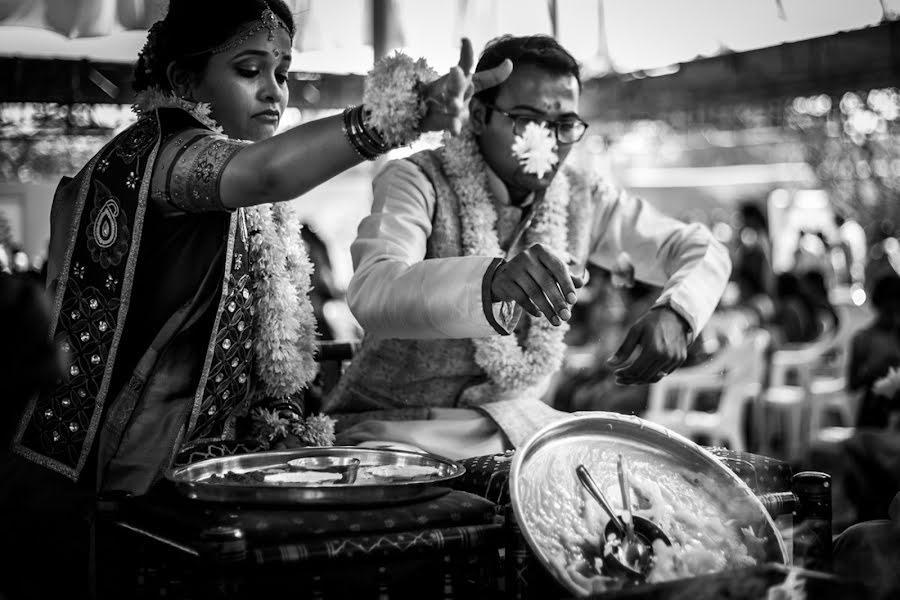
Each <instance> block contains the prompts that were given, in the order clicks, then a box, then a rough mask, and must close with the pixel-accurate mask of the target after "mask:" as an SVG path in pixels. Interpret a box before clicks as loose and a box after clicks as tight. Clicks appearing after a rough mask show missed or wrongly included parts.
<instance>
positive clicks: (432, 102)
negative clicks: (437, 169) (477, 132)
mask: <svg viewBox="0 0 900 600" xmlns="http://www.w3.org/2000/svg"><path fill="white" fill-rule="evenodd" d="M474 62H475V58H474V53H473V51H472V42H470V41H469V39H468V38H463V40H462V48H461V49H460V51H459V64H458V65H456V66H454V67H452V68H451V69H450V71H449V72H448V73H447V74H446V75H444V76H443V77H440V78H439V79H436V80H434V81H432V82H431V83H429V84H427V85H425V87H424V90H423V93H424V95H425V101H426V103H427V104H428V112H427V113H426V115H425V116H424V117H423V118H422V123H421V128H422V131H441V130H444V129H446V130H448V131H449V132H450V133H452V134H453V135H458V134H459V133H460V132H461V131H462V126H463V123H465V122H466V120H467V119H468V116H469V100H470V99H471V98H472V95H473V94H477V93H478V92H480V91H481V90H483V89H485V88H489V87H493V86H495V85H500V84H501V83H503V82H504V81H506V78H507V77H509V75H510V73H512V69H513V65H512V62H511V61H510V60H509V59H506V60H504V61H503V62H502V63H500V64H499V65H497V66H496V67H494V68H493V69H488V70H486V71H481V72H479V73H475V74H474V75H472V74H471V71H472V65H473V64H474Z"/></svg>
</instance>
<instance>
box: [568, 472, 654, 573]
mask: <svg viewBox="0 0 900 600" xmlns="http://www.w3.org/2000/svg"><path fill="white" fill-rule="evenodd" d="M575 474H576V475H577V476H578V480H579V481H580V482H581V485H583V486H584V488H585V489H586V490H587V491H588V493H589V494H590V495H591V496H592V497H593V498H594V499H595V500H596V501H597V503H598V504H600V506H601V507H602V508H603V510H604V511H605V512H606V514H607V515H609V523H607V525H606V529H605V531H604V533H603V538H604V540H606V539H607V538H608V537H609V536H610V535H612V534H613V533H615V534H617V535H618V537H619V539H620V540H622V542H621V544H620V545H619V548H618V550H614V551H612V552H607V553H605V554H604V555H603V559H604V560H603V562H604V565H605V566H606V567H607V568H608V569H610V570H611V571H618V572H622V573H624V574H626V575H627V576H629V577H630V578H632V579H635V580H642V579H643V578H644V575H645V574H646V571H647V569H648V568H649V567H650V564H651V560H650V559H651V558H652V556H653V547H652V546H651V545H650V541H651V540H657V539H658V540H662V541H663V543H665V544H666V545H667V546H671V545H672V542H671V541H669V538H668V536H667V535H666V534H665V533H664V532H663V531H662V530H661V529H660V528H659V527H658V526H657V525H656V523H654V522H653V521H651V520H649V519H645V518H643V517H638V516H634V515H631V513H630V511H629V515H630V516H631V519H630V524H631V527H632V528H634V527H635V526H636V528H637V530H634V529H632V535H633V536H634V541H633V542H632V541H630V540H629V539H628V536H629V533H628V526H627V525H626V524H625V522H623V520H622V519H621V517H619V515H617V514H616V513H615V511H614V510H613V508H612V505H611V504H610V503H609V501H608V500H607V499H606V496H604V495H603V492H601V491H600V488H599V487H598V486H597V483H596V482H595V481H594V478H593V477H591V474H590V472H589V471H588V470H587V468H586V467H585V466H584V465H578V466H577V467H576V468H575ZM626 483H627V475H626ZM629 508H630V506H629ZM638 545H639V546H640V548H633V549H632V546H638ZM635 561H639V562H635Z"/></svg>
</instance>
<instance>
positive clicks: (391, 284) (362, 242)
mask: <svg viewBox="0 0 900 600" xmlns="http://www.w3.org/2000/svg"><path fill="white" fill-rule="evenodd" d="M488 184H489V186H490V192H491V193H492V194H493V195H494V197H495V199H496V200H498V201H499V202H500V203H501V204H505V205H509V195H508V193H507V191H506V188H505V186H504V185H503V183H502V182H501V180H500V179H499V178H498V177H497V175H496V174H494V173H492V172H490V171H488ZM374 192H375V194H374V196H375V197H374V202H373V206H372V214H371V215H370V216H368V217H366V218H365V219H364V220H363V221H362V223H361V224H360V226H359V232H358V236H357V238H356V241H355V242H354V243H353V245H352V247H351V254H352V257H353V263H354V268H355V273H354V276H353V279H352V281H351V283H350V288H349V292H348V300H349V303H350V307H351V310H352V311H353V313H354V315H355V316H356V318H357V319H358V320H359V322H360V324H361V325H362V326H363V328H364V329H365V330H366V333H367V335H370V336H373V337H378V338H399V339H439V338H474V337H485V336H491V335H497V332H496V330H495V329H494V327H493V326H492V325H491V323H490V321H489V320H488V318H487V313H486V307H485V305H484V304H483V289H482V283H483V282H482V280H483V278H484V276H485V273H486V271H487V269H488V268H489V266H490V265H491V263H492V262H493V260H494V259H495V258H496V257H492V256H462V257H452V258H429V259H425V256H426V251H427V242H428V239H429V236H431V233H432V221H433V219H434V215H435V206H436V201H437V200H436V197H435V194H436V192H435V189H434V186H433V185H432V183H431V181H430V180H429V179H428V177H427V176H426V175H425V173H424V172H423V171H422V170H420V168H419V167H418V166H416V165H415V164H413V163H412V162H410V161H408V160H399V161H394V162H391V163H388V165H387V166H386V167H385V169H384V170H383V171H382V172H381V174H380V175H379V176H378V177H377V178H376V180H375V184H374ZM593 200H594V203H595V211H594V214H593V223H592V224H591V229H590V231H591V235H590V243H589V248H590V252H589V256H588V262H590V263H592V264H594V265H597V266H600V267H603V268H606V269H610V270H612V269H613V268H614V267H615V265H616V260H617V258H618V257H619V255H620V254H621V253H623V252H626V253H628V255H629V256H630V259H631V262H632V264H633V266H634V269H635V277H636V278H637V279H639V280H642V281H645V282H647V283H651V284H655V285H657V286H660V287H662V288H663V291H662V293H661V295H660V297H659V299H658V300H657V302H656V305H657V306H661V305H668V306H671V307H672V308H673V309H674V310H675V311H677V312H678V313H679V314H680V315H681V316H683V317H684V318H685V320H686V321H687V322H688V323H689V324H690V326H691V329H692V331H693V332H699V331H700V330H701V329H702V328H703V326H704V325H705V324H706V322H707V321H708V319H709V317H710V316H711V315H712V312H713V310H714V309H715V307H716V305H717V303H718V301H719V298H720V297H721V295H722V292H723V291H724V289H725V285H726V284H727V281H728V276H729V273H730V268H731V263H730V261H729V258H728V253H727V251H726V250H725V248H724V247H723V246H722V245H721V244H719V243H718V242H716V241H715V239H714V238H713V237H712V235H711V234H710V232H709V231H708V230H707V229H706V228H705V227H703V226H702V225H699V224H685V223H682V222H680V221H677V220H675V219H671V218H669V217H666V216H665V215H663V214H661V213H660V212H659V211H657V210H656V209H655V208H653V207H652V206H651V205H649V204H647V203H646V202H644V201H643V200H640V199H638V198H634V197H631V196H629V195H627V194H625V193H622V192H619V191H616V190H610V189H608V188H600V189H598V190H597V192H595V194H594V199H593ZM530 201H531V199H530V198H529V199H527V200H526V205H527V204H528V203H529V202H530ZM513 238H514V239H515V238H516V236H515V235H513ZM501 242H503V240H501ZM522 249H523V248H522V246H521V241H519V243H513V244H512V245H511V247H510V248H509V251H508V256H507V257H509V256H512V255H515V254H516V253H518V252H520V251H521V250H522ZM505 308H508V307H505ZM488 310H491V311H492V312H493V314H494V318H495V320H496V321H497V322H499V323H501V325H502V326H503V327H505V328H506V329H507V330H508V331H512V329H513V327H514V325H515V318H514V315H513V314H511V313H512V311H509V310H501V305H500V304H499V303H498V304H494V305H492V306H490V307H489V308H488ZM501 316H502V317H504V318H503V319H501V318H500V317H501ZM532 392H533V393H535V394H540V390H532ZM506 403H507V404H510V409H512V408H513V407H512V404H515V410H511V411H510V414H514V415H515V416H516V417H521V418H522V419H523V423H522V424H521V425H522V426H521V427H516V428H515V429H516V430H519V431H525V430H529V429H536V428H538V427H539V426H540V425H541V424H546V423H548V422H550V421H552V420H554V419H557V418H567V417H569V416H571V415H568V414H566V413H561V412H558V411H555V410H553V409H551V408H550V407H548V406H546V405H545V404H543V403H542V402H541V401H540V400H539V399H538V397H537V396H536V395H535V396H529V397H527V398H521V399H519V400H516V401H506ZM526 421H527V422H526ZM528 423H531V426H530V427H529V426H528ZM340 441H341V443H344V444H353V443H360V442H362V443H371V444H379V443H380V442H382V441H389V442H394V443H400V444H402V445H403V444H405V445H412V446H415V447H419V448H422V449H425V450H428V451H430V452H434V453H437V454H442V455H445V456H448V457H450V458H464V457H467V456H476V455H481V454H488V453H491V452H500V451H502V450H504V449H506V448H507V447H508V446H507V443H508V442H510V441H511V442H512V443H513V444H514V445H515V444H518V443H521V441H522V440H513V439H511V438H507V437H505V436H504V435H503V434H501V432H500V431H499V429H498V428H497V426H496V425H495V423H494V422H493V421H492V420H491V419H489V418H488V417H486V416H485V415H484V414H483V413H480V412H479V411H475V410H472V409H466V408H442V409H432V410H431V411H430V418H429V419H428V420H414V421H380V420H370V421H365V422H362V423H359V424H358V425H356V426H354V427H352V428H351V429H350V430H347V431H346V432H345V434H344V435H343V436H342V439H341V440H340Z"/></svg>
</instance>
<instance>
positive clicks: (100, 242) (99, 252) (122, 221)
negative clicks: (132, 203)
mask: <svg viewBox="0 0 900 600" xmlns="http://www.w3.org/2000/svg"><path fill="white" fill-rule="evenodd" d="M130 235H131V232H130V230H129V227H128V218H127V216H126V215H125V212H124V211H123V210H122V209H121V207H120V206H119V200H118V198H116V197H115V196H113V195H112V192H110V191H109V188H107V187H106V186H105V185H103V183H102V182H101V181H99V180H95V181H94V208H93V209H92V210H91V220H90V223H89V225H88V227H87V246H88V250H89V251H90V253H91V259H93V261H94V262H96V263H100V266H101V267H103V268H104V269H108V268H109V267H110V266H115V265H118V264H119V262H121V260H122V257H123V256H125V254H126V253H127V252H128V248H129V245H130V239H129V238H130Z"/></svg>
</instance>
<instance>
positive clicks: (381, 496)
mask: <svg viewBox="0 0 900 600" xmlns="http://www.w3.org/2000/svg"><path fill="white" fill-rule="evenodd" d="M311 457H326V458H333V459H340V460H349V459H353V458H356V459H359V462H360V469H362V468H364V467H366V466H392V465H396V466H409V465H413V466H427V467H434V468H436V469H437V470H438V474H437V475H435V476H430V477H420V478H414V479H398V480H393V481H384V480H381V479H376V480H368V479H357V480H356V481H355V482H354V483H349V484H345V483H332V482H326V483H315V484H303V483H278V484H272V483H231V482H220V481H216V482H210V481H208V478H209V477H210V476H211V475H214V474H216V475H224V474H226V473H228V472H229V471H230V472H233V473H246V472H249V471H255V470H259V469H267V468H271V467H277V466H279V465H287V462H288V461H289V460H293V459H298V458H311ZM465 472H466V469H465V467H464V466H462V465H460V464H458V463H455V462H453V461H451V460H449V459H446V458H443V457H440V456H436V455H433V454H424V453H417V452H407V451H403V450H383V449H372V448H357V447H341V446H334V447H321V448H299V449H295V450H278V451H273V452H255V453H253V454H240V455H235V456H224V457H221V458H210V459H207V460H203V461H200V462H196V463H193V464H190V465H187V466H184V467H179V468H176V469H171V470H170V471H169V472H168V473H166V478H167V479H169V480H170V481H171V482H172V483H173V484H174V485H175V488H176V489H177V490H178V491H179V492H180V493H181V494H183V495H184V496H186V497H188V498H192V499H195V500H205V501H208V502H232V503H238V504H299V505H320V506H326V505H327V506H335V505H338V506H352V505H356V506H359V505H374V504H395V503H402V502H409V501H413V500H425V499H430V498H434V497H437V496H440V495H442V494H445V493H447V492H448V491H449V488H448V487H446V486H447V484H448V483H449V482H450V481H452V480H453V479H456V478H457V477H460V476H461V475H463V474H464V473H465Z"/></svg>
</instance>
